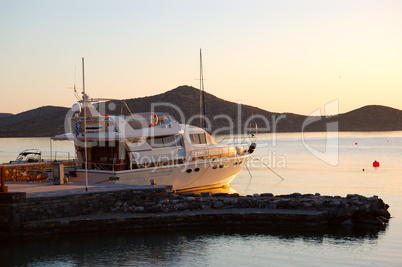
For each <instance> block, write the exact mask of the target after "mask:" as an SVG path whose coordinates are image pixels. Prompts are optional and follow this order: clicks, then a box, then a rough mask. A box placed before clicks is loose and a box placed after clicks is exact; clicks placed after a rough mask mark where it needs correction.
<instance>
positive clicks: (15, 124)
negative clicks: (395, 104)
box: [0, 86, 402, 137]
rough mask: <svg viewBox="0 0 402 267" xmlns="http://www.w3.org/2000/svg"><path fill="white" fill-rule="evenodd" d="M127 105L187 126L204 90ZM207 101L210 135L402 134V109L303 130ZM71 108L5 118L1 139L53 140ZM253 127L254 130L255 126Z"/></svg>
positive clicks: (296, 123)
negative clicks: (331, 130)
mask: <svg viewBox="0 0 402 267" xmlns="http://www.w3.org/2000/svg"><path fill="white" fill-rule="evenodd" d="M125 102H126V104H127V106H128V107H129V109H130V110H131V112H133V113H140V112H148V111H151V107H152V105H155V104H156V105H157V107H156V108H155V109H154V111H156V112H168V113H170V114H171V115H173V116H174V117H175V118H176V119H177V120H179V121H180V122H183V121H184V122H186V123H188V122H189V119H190V118H192V117H193V116H198V115H199V106H200V91H199V90H198V89H196V88H194V87H191V86H180V87H177V88H176V89H173V90H170V91H167V92H165V93H162V94H158V95H154V96H148V97H141V98H133V99H127V100H125ZM205 102H206V116H207V117H208V118H209V120H210V122H211V130H210V132H215V133H216V132H218V133H229V129H230V126H231V124H233V131H234V133H237V132H244V130H245V128H247V127H248V126H249V123H248V120H249V119H250V118H251V116H253V117H254V119H255V121H256V122H257V124H258V129H259V132H273V131H276V132H300V131H302V130H304V131H326V130H327V128H326V126H327V123H330V122H334V121H336V122H338V126H339V130H340V131H389V130H402V111H401V110H398V109H393V108H389V107H384V106H376V105H371V106H365V107H362V108H359V109H356V110H353V111H350V112H347V113H343V114H339V115H336V116H330V117H322V118H317V119H319V120H318V121H316V122H314V123H311V124H309V125H307V126H306V127H305V129H302V125H303V122H304V121H305V120H306V118H307V116H303V115H297V114H293V113H283V114H280V113H275V112H269V111H266V110H263V109H259V108H257V107H253V106H249V105H242V106H241V111H240V112H239V109H238V108H239V105H238V104H237V103H234V102H230V101H226V100H223V99H220V98H218V97H216V96H214V95H211V94H209V93H207V92H206V93H205ZM164 103H165V104H164ZM105 107H106V108H105ZM175 107H178V109H179V110H180V111H178V109H176V108H175ZM101 109H102V111H101V113H107V114H110V115H119V114H121V113H123V114H124V115H128V114H129V111H128V109H127V108H126V107H125V105H124V104H123V101H110V102H107V103H105V104H104V105H103V107H101ZM68 110H69V109H68V108H64V107H54V106H45V107H41V108H37V109H33V110H29V111H26V112H22V113H19V114H16V115H13V114H8V115H6V116H1V115H0V137H28V136H35V137H36V136H54V135H56V134H60V133H64V118H65V115H66V113H67V111H68ZM2 114H4V113H2ZM238 114H240V116H239V115H238ZM216 116H217V117H216ZM228 118H231V120H229V119H228ZM190 123H191V124H192V125H196V126H199V118H198V117H193V120H192V121H190ZM251 126H252V128H254V124H252V125H251Z"/></svg>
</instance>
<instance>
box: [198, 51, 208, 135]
mask: <svg viewBox="0 0 402 267" xmlns="http://www.w3.org/2000/svg"><path fill="white" fill-rule="evenodd" d="M200 127H201V128H204V129H206V128H207V122H206V120H205V91H204V73H203V70H202V52H201V49H200Z"/></svg>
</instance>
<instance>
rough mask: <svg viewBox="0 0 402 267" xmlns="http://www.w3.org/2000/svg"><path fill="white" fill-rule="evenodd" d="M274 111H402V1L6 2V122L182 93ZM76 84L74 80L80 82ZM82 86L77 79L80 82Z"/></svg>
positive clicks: (0, 76) (0, 43) (0, 52)
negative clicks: (188, 89)
mask: <svg viewBox="0 0 402 267" xmlns="http://www.w3.org/2000/svg"><path fill="white" fill-rule="evenodd" d="M200 48H202V50H203V59H204V62H203V63H204V73H205V74H204V77H205V78H206V81H205V89H206V91H207V92H209V93H211V94H214V95H216V96H218V97H220V98H224V99H226V100H230V101H237V100H241V101H242V102H243V103H244V104H249V105H253V106H258V107H260V108H263V109H266V110H269V111H274V112H285V111H286V112H293V113H298V114H305V115H307V114H310V113H311V112H313V111H314V110H316V109H317V108H322V107H324V105H325V104H326V103H329V102H331V101H333V100H336V99H338V100H339V111H340V112H341V113H343V112H347V111H350V110H352V109H355V108H359V107H361V106H364V105H371V104H378V105H386V106H391V107H394V108H397V109H402V1H400V0H395V1H391V0H378V1H370V0H361V1H358V0H345V1H344V0H336V1H335V0H334V1H325V0H315V1H312V0H311V1H304V0H294V1H287V0H275V1H268V0H265V1H253V0H247V1H234V0H231V1H219V0H214V1H205V0H203V1H200V0H198V1H191V0H183V1H167V0H166V1H162V0H159V1H144V0H142V1H133V0H130V1H128V0H127V1H122V0H113V1H101V0H93V1H89V0H87V1H85V0H68V1H67V0H66V1H65V0H48V1H44V0H0V90H1V91H0V92H1V95H0V112H11V113H19V112H22V111H26V110H29V109H32V108H36V107H40V106H45V105H55V106H66V107H70V106H71V105H72V104H73V103H74V101H75V98H74V95H73V91H72V89H71V88H72V87H73V85H74V80H76V84H77V87H79V88H82V70H81V58H82V57H85V80H86V89H87V92H88V93H89V94H90V96H92V97H108V98H118V99H127V98H136V97H144V96H149V95H154V94H158V93H163V92H165V91H167V90H170V89H173V88H176V87H178V86H180V85H192V86H195V87H198V84H199V81H198V80H197V79H198V73H199V67H198V65H199V49H200ZM75 73H76V74H75ZM75 76H76V78H75Z"/></svg>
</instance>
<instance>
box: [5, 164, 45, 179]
mask: <svg viewBox="0 0 402 267" xmlns="http://www.w3.org/2000/svg"><path fill="white" fill-rule="evenodd" d="M2 166H4V170H5V179H6V181H8V182H46V180H47V178H48V172H46V170H49V169H50V168H51V167H52V164H51V163H50V162H49V163H48V162H36V163H22V164H4V165H2Z"/></svg>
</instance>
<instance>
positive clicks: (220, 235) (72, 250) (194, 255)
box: [0, 227, 383, 266]
mask: <svg viewBox="0 0 402 267" xmlns="http://www.w3.org/2000/svg"><path fill="white" fill-rule="evenodd" d="M381 235H383V231H367V230H347V229H330V230H328V229H327V230H325V231H304V230H283V229H264V230H258V231H256V230H255V229H254V230H253V229H247V228H244V227H243V228H242V229H225V230H221V229H213V230H205V231H195V232H194V231H191V232H190V231H188V232H174V233H166V232H163V233H142V234H138V233H128V232H120V233H100V234H83V235H71V236H58V237H46V238H43V237H41V238H36V239H34V238H30V239H27V238H25V239H20V240H13V241H11V242H10V243H9V244H4V243H2V245H1V246H0V248H1V252H0V255H1V257H2V259H3V260H6V261H5V262H3V263H4V264H5V265H3V266H27V265H29V266H77V265H80V266H81V265H85V266H87V265H88V266H100V265H119V266H128V265H130V266H132V265H153V266H185V265H193V266H194V265H202V264H203V263H205V262H210V261H211V260H212V259H211V257H214V256H215V255H216V254H219V253H223V254H225V253H228V250H237V249H238V250H239V251H242V250H243V249H244V248H246V247H247V248H248V249H250V248H254V249H258V248H269V247H272V246H277V247H278V246H279V247H282V248H283V252H284V253H286V251H289V250H293V249H295V250H296V246H298V244H300V243H304V244H306V243H307V244H309V245H310V246H316V247H317V246H320V247H327V248H328V247H334V246H336V247H341V248H342V249H343V250H348V249H351V248H352V249H357V248H358V247H364V246H367V245H376V242H377V240H378V238H379V236H381ZM229 244H230V247H229ZM232 256H233V255H232ZM214 260H216V259H214Z"/></svg>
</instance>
